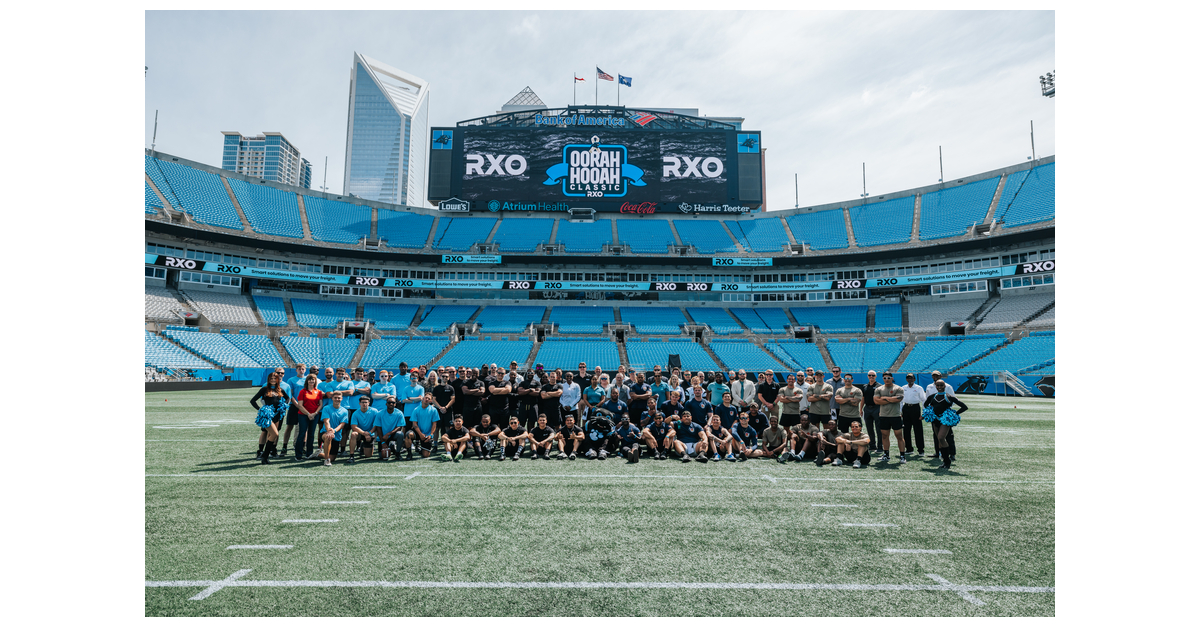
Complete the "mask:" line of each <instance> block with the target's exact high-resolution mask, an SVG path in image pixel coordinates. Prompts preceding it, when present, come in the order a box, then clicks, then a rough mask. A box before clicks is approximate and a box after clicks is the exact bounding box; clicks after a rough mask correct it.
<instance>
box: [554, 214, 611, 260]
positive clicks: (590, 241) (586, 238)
mask: <svg viewBox="0 0 1200 627" xmlns="http://www.w3.org/2000/svg"><path fill="white" fill-rule="evenodd" d="M554 241H555V243H557V244H562V245H563V248H564V249H565V250H566V251H567V252H569V253H598V252H600V251H601V250H603V249H602V248H601V247H602V246H604V245H606V244H611V243H612V220H596V221H595V222H568V221H567V220H565V219H561V220H559V221H558V233H557V234H555V236H554Z"/></svg>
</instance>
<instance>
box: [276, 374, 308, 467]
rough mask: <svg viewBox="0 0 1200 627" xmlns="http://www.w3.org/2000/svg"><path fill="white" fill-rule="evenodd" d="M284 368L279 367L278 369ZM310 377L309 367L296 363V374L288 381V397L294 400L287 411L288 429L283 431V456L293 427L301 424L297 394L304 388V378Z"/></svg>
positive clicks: (281, 453) (290, 439)
mask: <svg viewBox="0 0 1200 627" xmlns="http://www.w3.org/2000/svg"><path fill="white" fill-rule="evenodd" d="M278 370H282V368H278V369H277V370H276V371H278ZM307 378H308V368H307V367H305V365H304V364H296V376H294V377H292V378H291V379H288V380H287V381H286V383H287V387H288V397H289V398H291V399H292V402H291V403H289V405H288V411H287V429H286V430H284V432H283V440H282V441H283V450H281V451H280V452H279V454H280V455H281V456H283V457H286V456H287V445H288V442H291V441H292V427H294V426H296V425H298V424H300V409H299V407H300V405H299V401H297V400H296V395H297V394H299V393H300V390H303V389H304V380H305V379H307Z"/></svg>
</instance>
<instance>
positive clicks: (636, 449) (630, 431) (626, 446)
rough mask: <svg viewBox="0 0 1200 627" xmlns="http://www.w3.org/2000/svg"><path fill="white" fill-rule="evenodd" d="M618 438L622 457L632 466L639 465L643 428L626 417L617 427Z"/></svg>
mask: <svg viewBox="0 0 1200 627" xmlns="http://www.w3.org/2000/svg"><path fill="white" fill-rule="evenodd" d="M639 378H640V377H639ZM617 437H618V438H619V439H620V440H621V450H620V455H621V456H622V457H624V458H625V460H626V461H628V462H629V463H630V464H636V463H638V460H639V459H641V457H642V428H641V427H639V426H637V425H635V424H633V423H632V422H630V421H629V416H625V417H624V419H622V420H621V424H620V425H619V426H618V427H617Z"/></svg>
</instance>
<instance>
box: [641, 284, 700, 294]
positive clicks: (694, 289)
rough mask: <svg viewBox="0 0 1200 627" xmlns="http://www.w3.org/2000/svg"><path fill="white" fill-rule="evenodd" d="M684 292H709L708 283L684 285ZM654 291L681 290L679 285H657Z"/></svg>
mask: <svg viewBox="0 0 1200 627" xmlns="http://www.w3.org/2000/svg"><path fill="white" fill-rule="evenodd" d="M683 285H684V288H683V289H684V290H685V291H688V292H707V291H708V283H684V284H683ZM654 290H655V291H657V292H675V291H678V290H679V284H678V283H655V284H654Z"/></svg>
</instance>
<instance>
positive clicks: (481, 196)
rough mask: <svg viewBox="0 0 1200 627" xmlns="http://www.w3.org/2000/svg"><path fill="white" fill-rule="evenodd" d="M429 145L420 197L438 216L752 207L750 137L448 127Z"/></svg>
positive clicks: (756, 183) (755, 192)
mask: <svg viewBox="0 0 1200 627" xmlns="http://www.w3.org/2000/svg"><path fill="white" fill-rule="evenodd" d="M433 140H434V141H433V146H432V148H431V150H430V153H431V154H430V185H429V196H430V198H429V199H430V200H431V201H432V202H435V203H439V206H440V208H442V209H443V210H447V211H566V210H568V209H584V208H586V209H594V210H595V211H597V212H614V213H616V212H620V213H741V212H745V211H749V210H750V209H754V208H756V207H758V206H760V205H761V203H762V191H761V180H762V176H761V158H760V153H759V143H760V140H759V134H758V133H757V132H742V131H732V130H703V131H684V130H675V131H649V130H644V129H638V130H622V129H614V128H598V127H590V128H589V127H582V128H544V129H541V128H471V127H456V128H453V129H434V130H433ZM739 148H740V150H739ZM751 150H752V151H753V152H751ZM440 201H449V202H440Z"/></svg>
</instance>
